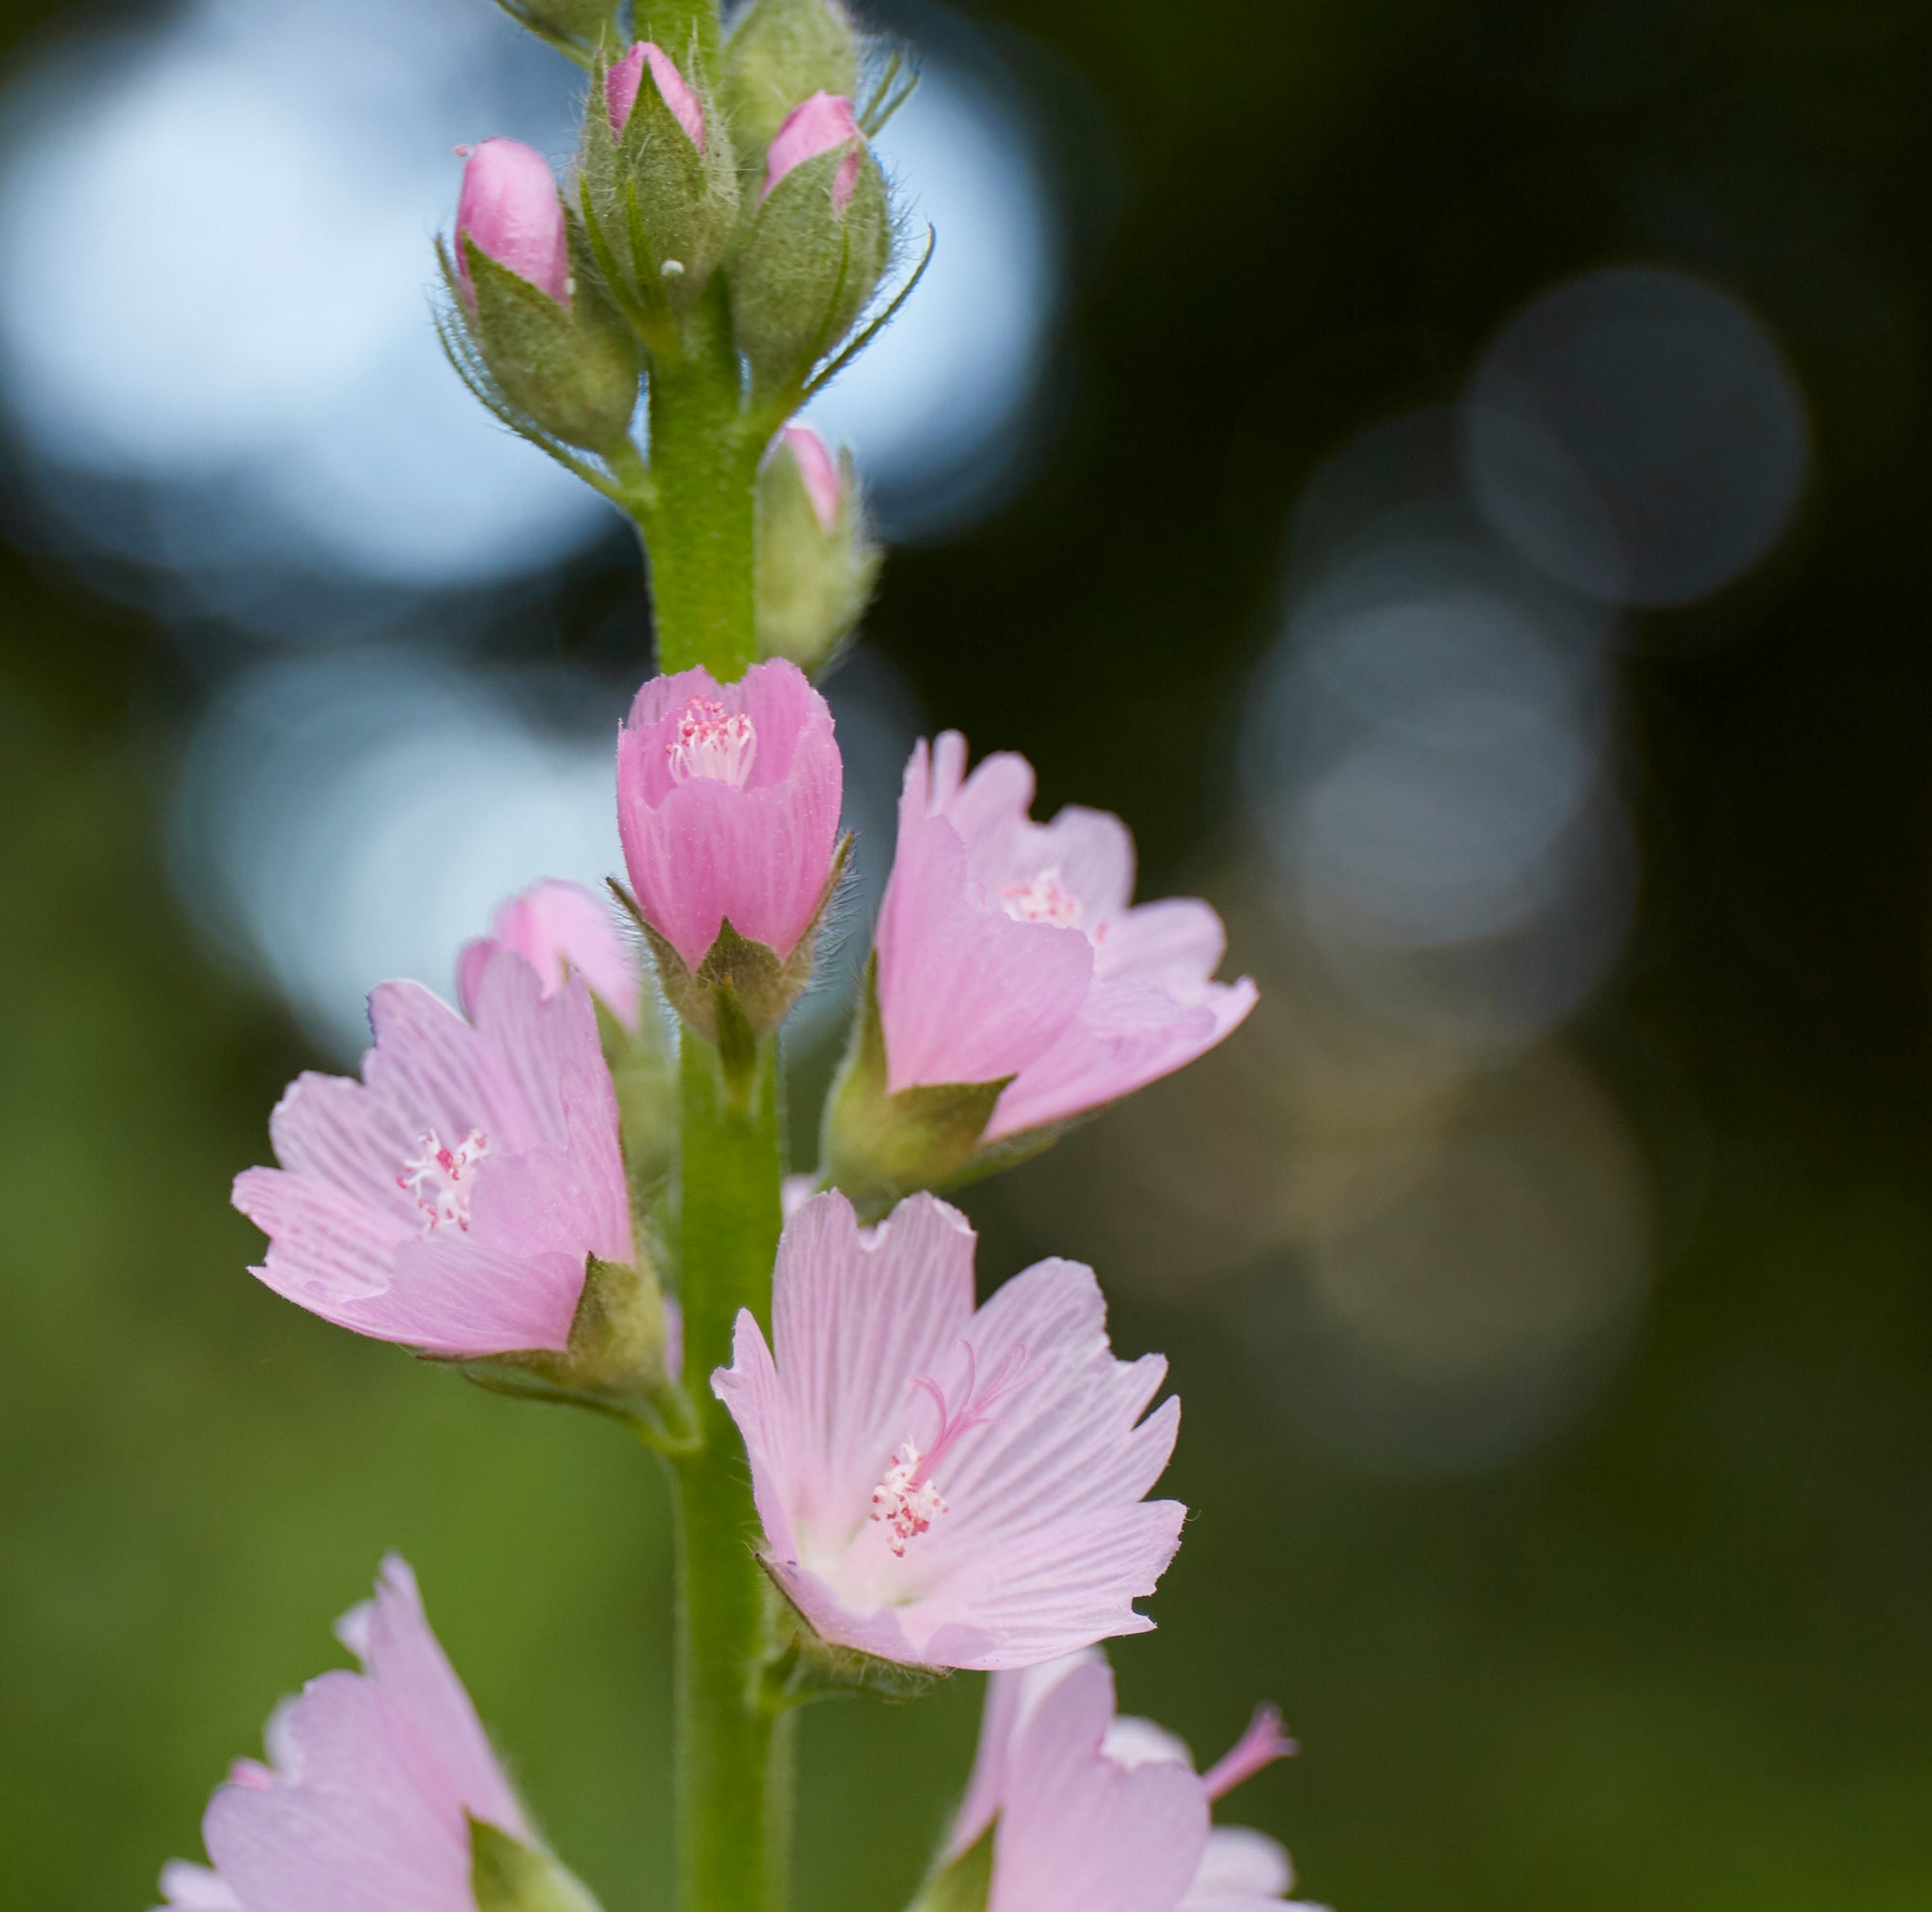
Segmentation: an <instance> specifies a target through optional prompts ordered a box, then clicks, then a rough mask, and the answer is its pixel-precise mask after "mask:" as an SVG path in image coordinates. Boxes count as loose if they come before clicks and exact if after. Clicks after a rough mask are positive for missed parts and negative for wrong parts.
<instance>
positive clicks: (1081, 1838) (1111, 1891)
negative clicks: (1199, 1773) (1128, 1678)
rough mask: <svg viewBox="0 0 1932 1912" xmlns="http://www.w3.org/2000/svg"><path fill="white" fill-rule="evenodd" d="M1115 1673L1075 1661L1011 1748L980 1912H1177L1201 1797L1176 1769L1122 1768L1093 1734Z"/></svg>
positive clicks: (1195, 1852) (1198, 1828) (1195, 1843)
mask: <svg viewBox="0 0 1932 1912" xmlns="http://www.w3.org/2000/svg"><path fill="white" fill-rule="evenodd" d="M1113 1712H1114V1679H1113V1674H1112V1673H1111V1672H1110V1671H1109V1670H1108V1669H1107V1668H1106V1667H1105V1666H1104V1665H1092V1666H1082V1667H1076V1668H1074V1669H1072V1670H1071V1671H1070V1672H1069V1673H1068V1674H1067V1675H1066V1677H1065V1679H1063V1680H1062V1681H1060V1682H1059V1684H1058V1685H1056V1686H1055V1687H1054V1689H1053V1690H1052V1691H1051V1692H1050V1693H1049V1694H1047V1695H1046V1697H1045V1698H1043V1699H1042V1700H1041V1701H1040V1703H1039V1705H1038V1708H1037V1711H1036V1712H1035V1714H1034V1717H1033V1719H1032V1721H1031V1722H1030V1723H1029V1724H1028V1725H1027V1726H1026V1727H1024V1728H1023V1730H1022V1731H1021V1733H1020V1735H1019V1737H1018V1741H1017V1743H1016V1745H1015V1746H1014V1748H1013V1752H1012V1755H1011V1778H1010V1782H1009V1788H1008V1793H1007V1800H1006V1807H1005V1811H1004V1812H1003V1813H1002V1814H1001V1818H1000V1822H999V1825H998V1828H997V1829H996V1831H995V1833H994V1846H993V1853H994V1858H993V1884H992V1892H991V1895H990V1897H989V1899H988V1906H987V1912H1174V1908H1175V1907H1176V1906H1177V1905H1178V1904H1179V1901H1180V1898H1181V1895H1182V1893H1183V1892H1184V1891H1185V1890H1186V1888H1187V1884H1188V1882H1189V1880H1190V1879H1191V1878H1192V1877H1193V1876H1194V1873H1195V1871H1196V1870H1197V1869H1198V1868H1199V1865H1200V1860H1201V1854H1202V1852H1203V1850H1204V1849H1205V1848H1206V1845H1207V1842H1208V1802H1207V1800H1206V1799H1205V1798H1204V1796H1203V1795H1202V1791H1201V1783H1200V1781H1199V1780H1197V1779H1196V1778H1195V1777H1194V1775H1193V1774H1192V1773H1190V1772H1187V1771H1186V1770H1184V1769H1183V1768H1181V1767H1179V1766H1175V1765H1170V1764H1165V1763H1162V1764H1156V1765H1149V1766H1142V1767H1140V1768H1139V1769H1138V1770H1135V1771H1131V1772H1130V1771H1126V1770H1124V1769H1122V1767H1120V1766H1119V1765H1117V1764H1115V1763H1114V1762H1113V1761H1111V1760H1109V1759H1107V1758H1106V1757H1105V1756H1104V1755H1102V1754H1101V1751H1100V1746H1101V1741H1102V1740H1103V1738H1104V1737H1105V1734H1106V1731H1107V1727H1108V1726H1109V1724H1110V1722H1111V1721H1112V1718H1113Z"/></svg>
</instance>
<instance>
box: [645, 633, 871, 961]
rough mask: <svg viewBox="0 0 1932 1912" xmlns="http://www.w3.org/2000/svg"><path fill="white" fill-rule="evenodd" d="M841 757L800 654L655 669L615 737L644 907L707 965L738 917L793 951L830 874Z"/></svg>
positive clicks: (757, 937)
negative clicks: (792, 659)
mask: <svg viewBox="0 0 1932 1912" xmlns="http://www.w3.org/2000/svg"><path fill="white" fill-rule="evenodd" d="M842 789H843V769H842V766H841V765H840V762H839V757H838V743H837V742H836V741H835V739H834V737H833V734H832V712H831V711H830V710H829V709H828V708H827V707H826V702H825V699H823V698H822V697H820V696H819V695H818V693H817V692H816V691H814V690H813V689H812V688H811V685H810V683H809V682H808V681H807V679H806V675H805V672H804V671H801V670H800V669H799V668H798V666H797V665H795V664H789V663H786V662H784V661H783V660H781V659H775V660H774V661H773V662H771V663H769V664H754V665H753V667H752V668H751V670H749V671H746V673H745V675H744V676H743V678H741V679H740V680H739V681H738V682H737V683H735V684H720V683H719V682H717V681H716V679H714V678H713V677H712V675H711V673H710V672H709V671H703V670H697V671H680V672H679V673H678V674H677V675H676V676H674V677H653V678H652V679H651V681H650V682H649V683H647V684H646V685H645V686H644V687H643V689H642V690H640V691H639V693H638V700H637V702H636V703H635V704H633V705H632V707H631V716H630V720H629V722H628V723H626V724H625V726H624V728H623V729H622V731H621V732H620V733H619V735H618V738H617V826H618V831H619V834H620V835H621V836H622V838H623V842H624V864H625V867H626V869H627V870H629V872H630V877H631V889H632V892H633V894H634V895H635V896H636V898H637V900H638V907H639V909H640V910H641V911H642V912H643V916H644V920H645V922H647V923H648V924H649V925H650V926H651V927H652V928H653V929H655V930H656V931H657V933H658V934H659V935H660V936H662V937H663V938H664V939H665V941H666V942H668V944H670V946H671V947H672V948H673V949H674V950H676V952H677V953H678V955H679V956H682V957H683V958H684V960H685V962H686V963H687V964H688V965H689V966H690V967H691V968H692V969H696V967H697V966H698V965H699V964H700V963H701V962H702V961H703V960H704V957H705V955H706V953H707V952H708V951H709V950H710V948H711V946H712V944H713V943H715V942H716V941H717V940H718V932H719V929H720V928H721V927H722V926H723V925H724V924H725V923H726V922H728V923H729V924H730V925H731V927H732V928H733V929H735V930H736V931H737V932H738V934H739V935H741V936H743V937H745V938H746V939H747V940H748V941H750V942H753V943H761V944H763V945H764V947H765V948H766V949H768V950H771V951H772V952H773V953H774V954H775V955H777V956H779V957H780V958H781V959H782V958H784V957H787V956H790V955H791V953H792V951H793V950H794V949H796V948H797V947H798V943H799V939H800V938H801V937H802V936H804V934H805V932H806V931H807V930H808V929H809V928H810V927H811V924H812V920H813V919H814V918H815V917H816V916H817V914H818V910H819V905H820V903H821V902H822V901H823V900H824V896H825V886H826V884H827V883H828V882H829V881H830V880H831V876H832V870H833V859H834V854H835V852H836V850H837V848H838V806H839V801H840V796H841V792H842Z"/></svg>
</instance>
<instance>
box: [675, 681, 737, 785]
mask: <svg viewBox="0 0 1932 1912" xmlns="http://www.w3.org/2000/svg"><path fill="white" fill-rule="evenodd" d="M757 750H758V735H757V732H756V731H755V730H754V729H753V728H752V720H751V719H750V718H749V717H747V716H746V715H745V714H744V712H743V711H739V712H737V713H736V714H735V715H727V713H726V712H725V706H724V705H723V704H722V703H720V702H718V700H717V699H715V698H693V699H691V701H690V702H689V703H687V704H686V705H685V706H684V711H683V714H682V715H681V716H680V717H679V718H678V720H677V734H676V735H675V736H674V737H673V738H672V739H671V741H670V742H669V743H668V744H667V745H666V746H665V754H666V756H668V758H669V759H670V774H671V776H672V778H673V779H674V780H675V781H676V782H678V783H680V784H682V783H684V782H686V781H687V780H688V779H690V778H693V777H703V778H708V779H709V780H710V781H711V782H713V783H717V784H736V785H739V786H740V787H742V786H743V785H744V782H745V779H746V778H747V777H749V776H750V775H751V774H752V759H753V757H754V756H756V755H757Z"/></svg>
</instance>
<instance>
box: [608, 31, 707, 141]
mask: <svg viewBox="0 0 1932 1912" xmlns="http://www.w3.org/2000/svg"><path fill="white" fill-rule="evenodd" d="M646 66H648V67H649V68H650V70H651V78H652V79H653V80H655V81H656V82H657V89H658V93H659V96H660V97H661V98H662V99H663V100H664V103H665V104H666V105H667V106H668V107H669V108H670V110H671V113H672V115H673V117H674V118H675V119H676V121H677V123H678V125H679V126H681V127H682V128H684V129H685V131H686V132H688V133H689V134H690V135H691V143H692V145H694V146H695V147H696V148H697V150H698V151H699V152H700V153H702V152H703V151H704V108H703V107H702V106H700V105H699V104H698V103H697V95H696V94H695V93H694V92H692V90H691V88H690V87H688V86H687V85H686V84H685V82H684V75H683V74H682V73H681V72H679V71H678V70H677V69H676V68H675V67H674V66H673V65H672V64H671V61H670V55H669V54H668V53H667V52H666V51H665V50H664V48H663V47H661V46H654V45H652V43H650V42H649V41H648V40H640V41H639V42H638V43H637V44H636V45H635V46H633V47H632V48H631V50H630V51H629V52H628V53H626V54H625V55H624V57H623V58H622V59H621V60H619V61H618V62H617V64H616V65H615V66H614V67H612V68H611V71H609V72H608V73H606V74H605V76H604V103H605V104H606V105H607V106H608V107H609V108H610V109H611V131H612V132H614V133H616V134H618V135H619V136H620V137H621V136H622V134H623V130H624V128H625V127H626V126H628V125H629V124H630V119H631V108H632V107H633V106H635V105H636V104H637V103H638V88H639V86H641V85H642V84H643V78H644V68H645V67H646Z"/></svg>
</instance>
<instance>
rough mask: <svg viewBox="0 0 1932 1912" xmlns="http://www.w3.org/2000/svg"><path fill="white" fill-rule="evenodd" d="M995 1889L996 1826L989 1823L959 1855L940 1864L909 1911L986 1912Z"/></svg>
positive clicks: (930, 1875)
mask: <svg viewBox="0 0 1932 1912" xmlns="http://www.w3.org/2000/svg"><path fill="white" fill-rule="evenodd" d="M992 1891H993V1829H992V1827H990V1826H988V1827H987V1828H986V1830H985V1831H984V1832H983V1833H981V1834H980V1837H979V1838H978V1839H977V1840H975V1841H973V1843H972V1844H971V1845H969V1846H968V1847H967V1848H966V1850H965V1851H964V1852H962V1853H960V1854H959V1856H958V1857H957V1858H956V1859H950V1860H946V1861H944V1862H943V1863H941V1864H940V1865H938V1866H937V1867H935V1868H934V1869H933V1871H932V1872H931V1873H930V1874H929V1875H928V1877H927V1878H926V1881H925V1883H924V1884H923V1886H922V1887H921V1888H920V1892H919V1897H918V1898H915V1899H914V1900H913V1902H912V1904H911V1905H910V1906H908V1907H907V1908H906V1912H986V1901H987V1900H988V1899H989V1898H991V1897H992Z"/></svg>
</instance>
